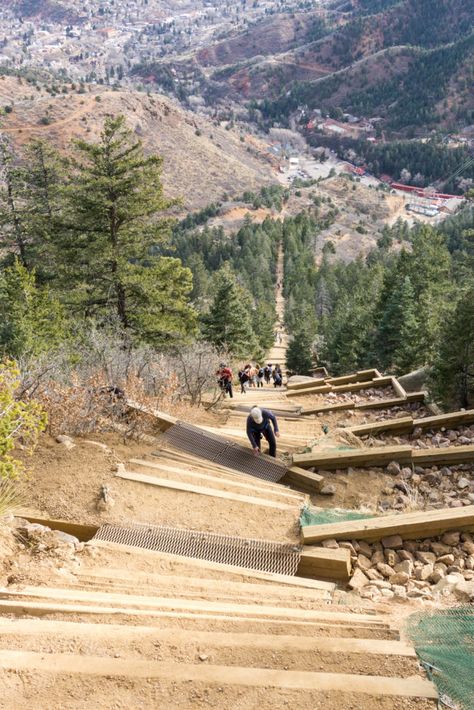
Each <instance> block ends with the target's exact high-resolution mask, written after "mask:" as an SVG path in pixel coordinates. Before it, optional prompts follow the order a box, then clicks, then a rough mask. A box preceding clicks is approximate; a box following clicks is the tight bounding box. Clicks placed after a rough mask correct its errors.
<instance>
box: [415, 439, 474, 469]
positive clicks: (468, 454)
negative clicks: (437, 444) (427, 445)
mask: <svg viewBox="0 0 474 710" xmlns="http://www.w3.org/2000/svg"><path fill="white" fill-rule="evenodd" d="M412 461H413V463H414V464H415V466H416V465H419V466H421V465H423V464H433V463H447V464H450V463H451V464H454V463H469V462H470V461H474V444H468V445H466V446H447V447H446V448H445V449H441V448H439V449H413V454H412Z"/></svg>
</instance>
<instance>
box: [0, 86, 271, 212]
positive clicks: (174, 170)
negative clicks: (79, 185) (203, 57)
mask: <svg viewBox="0 0 474 710" xmlns="http://www.w3.org/2000/svg"><path fill="white" fill-rule="evenodd" d="M31 91H32V88H31V87H30V86H29V85H27V84H26V83H23V84H20V83H18V81H17V79H16V78H14V77H1V80H0V101H1V102H2V105H8V106H11V107H12V111H11V113H7V114H6V115H4V116H3V117H2V119H1V120H2V129H1V130H2V132H3V133H4V134H5V135H6V136H7V137H8V138H9V139H10V140H11V141H12V142H13V143H14V144H15V145H17V146H22V145H24V144H25V143H26V142H27V141H28V140H29V139H31V138H33V137H43V138H47V139H50V140H52V141H53V142H54V143H55V144H56V145H58V146H59V147H60V148H61V149H66V148H67V146H68V144H69V143H70V141H71V139H73V138H87V140H89V139H91V138H93V137H94V136H95V135H96V134H98V132H99V131H100V129H101V126H102V125H103V121H104V118H105V116H107V115H118V114H121V113H123V114H125V115H126V116H127V122H128V124H129V126H130V127H131V128H132V129H133V130H134V131H135V133H136V135H137V136H138V137H140V138H141V139H142V140H143V142H144V144H145V147H146V149H147V150H148V151H150V152H156V153H158V154H160V155H162V156H163V158H164V163H163V179H164V185H165V189H166V191H167V193H168V194H169V195H170V196H173V197H181V198H182V201H183V207H185V208H186V209H197V208H200V207H203V206H205V205H208V204H209V203H211V202H213V201H216V200H220V199H222V197H223V195H224V194H225V193H227V194H228V195H229V196H234V195H240V194H241V193H242V192H243V191H245V190H246V189H249V188H250V189H255V188H258V189H259V188H260V187H261V186H262V185H265V184H269V183H272V182H275V175H276V173H275V170H274V168H273V167H272V166H271V164H270V163H269V162H267V161H266V159H265V157H263V153H262V152H261V151H260V149H259V143H258V141H257V140H256V139H255V138H252V142H249V141H247V136H245V135H242V136H241V135H240V134H239V133H237V131H233V130H226V129H225V128H223V127H221V126H220V125H215V124H214V123H212V122H211V121H209V120H207V119H205V118H202V117H197V116H196V115H195V114H192V113H190V112H187V111H184V110H183V109H182V108H180V107H179V106H178V105H177V104H176V103H175V102H173V101H172V100H170V99H167V98H166V97H164V96H161V95H157V94H154V95H150V96H148V95H146V94H144V93H140V92H134V91H110V90H106V89H105V88H102V87H95V88H94V89H93V90H92V91H91V92H87V93H83V94H81V93H77V91H70V90H69V93H68V94H62V95H56V96H51V94H50V93H48V92H47V91H44V90H41V91H39V92H36V93H35V95H33V94H32V93H31Z"/></svg>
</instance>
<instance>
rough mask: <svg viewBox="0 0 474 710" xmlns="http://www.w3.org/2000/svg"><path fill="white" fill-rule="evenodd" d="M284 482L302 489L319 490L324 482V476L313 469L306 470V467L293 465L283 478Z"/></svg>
mask: <svg viewBox="0 0 474 710" xmlns="http://www.w3.org/2000/svg"><path fill="white" fill-rule="evenodd" d="M281 482H282V483H287V484H290V485H292V486H296V487H297V488H299V489H300V490H302V491H309V492H314V491H319V490H320V488H321V486H322V484H323V483H324V477H323V476H320V475H319V474H318V473H313V472H312V471H305V469H304V468H299V467H298V466H291V467H290V468H289V469H288V471H287V473H286V474H285V475H284V476H283V478H282V479H281Z"/></svg>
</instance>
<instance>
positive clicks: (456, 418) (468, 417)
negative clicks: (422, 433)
mask: <svg viewBox="0 0 474 710" xmlns="http://www.w3.org/2000/svg"><path fill="white" fill-rule="evenodd" d="M471 422H474V409H467V410H466V411H459V412H449V414H437V415H435V416H434V417H422V418H421V419H415V421H414V422H413V426H414V427H419V428H421V429H423V430H425V429H438V428H441V427H443V426H455V425H456V424H470V423H471Z"/></svg>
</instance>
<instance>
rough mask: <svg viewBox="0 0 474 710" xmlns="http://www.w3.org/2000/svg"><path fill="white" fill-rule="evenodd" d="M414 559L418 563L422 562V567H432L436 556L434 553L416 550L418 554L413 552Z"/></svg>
mask: <svg viewBox="0 0 474 710" xmlns="http://www.w3.org/2000/svg"><path fill="white" fill-rule="evenodd" d="M415 557H416V559H417V560H419V561H420V562H423V564H424V565H434V563H435V562H436V555H435V554H434V552H423V551H422V550H418V552H415Z"/></svg>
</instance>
